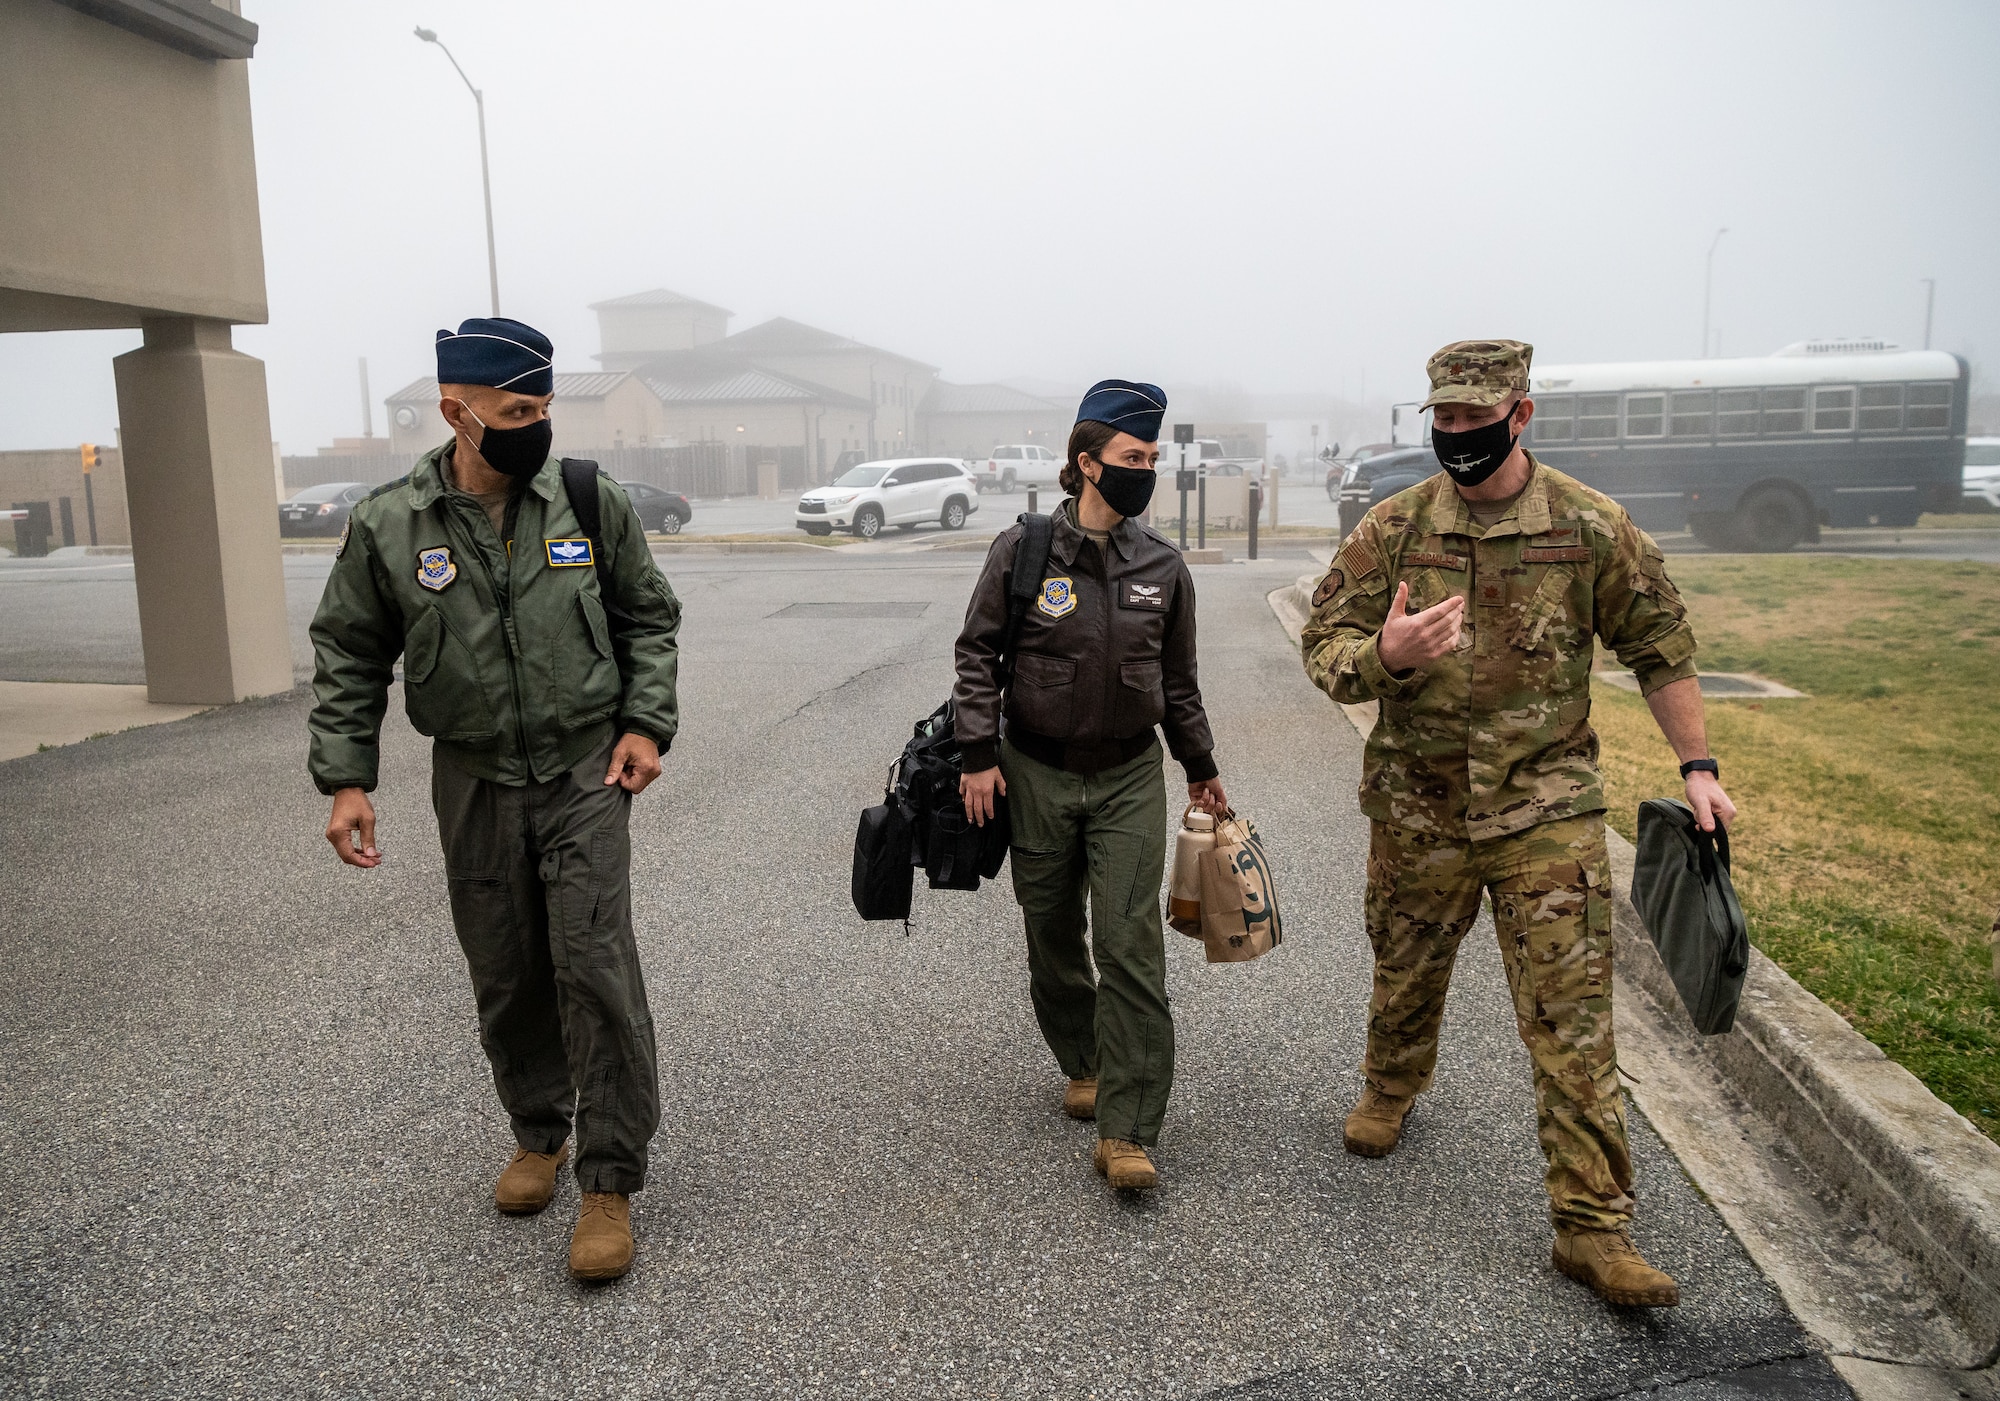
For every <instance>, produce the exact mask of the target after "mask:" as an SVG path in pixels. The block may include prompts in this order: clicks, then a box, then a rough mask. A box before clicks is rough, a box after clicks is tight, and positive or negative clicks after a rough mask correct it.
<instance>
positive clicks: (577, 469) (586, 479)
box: [562, 457, 629, 627]
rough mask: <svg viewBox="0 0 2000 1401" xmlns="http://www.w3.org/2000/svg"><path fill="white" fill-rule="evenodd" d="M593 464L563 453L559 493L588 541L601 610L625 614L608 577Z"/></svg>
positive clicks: (601, 507) (614, 615)
mask: <svg viewBox="0 0 2000 1401" xmlns="http://www.w3.org/2000/svg"><path fill="white" fill-rule="evenodd" d="M597 470H598V469H597V464H596V463H595V462H592V461H591V460H590V459H589V458H587V457H565V458H564V459H563V460H562V483H563V495H565V496H567V497H568V498H569V508H570V510H571V511H572V512H573V513H575V515H576V523H577V525H578V526H579V527H581V528H582V530H583V538H584V539H586V540H588V541H590V561H591V563H592V565H594V566H595V567H596V569H597V592H598V596H599V597H600V598H601V599H602V600H603V603H604V611H605V613H606V614H607V615H608V616H609V617H610V618H611V619H612V622H613V625H614V627H615V626H616V623H617V620H619V619H621V618H625V617H628V616H629V615H628V614H627V613H626V612H625V610H624V609H622V608H620V607H619V606H618V591H617V589H616V588H615V587H614V586H613V583H612V577H611V559H610V557H609V556H608V555H606V554H605V552H604V500H603V498H602V497H601V496H599V495H598V492H597Z"/></svg>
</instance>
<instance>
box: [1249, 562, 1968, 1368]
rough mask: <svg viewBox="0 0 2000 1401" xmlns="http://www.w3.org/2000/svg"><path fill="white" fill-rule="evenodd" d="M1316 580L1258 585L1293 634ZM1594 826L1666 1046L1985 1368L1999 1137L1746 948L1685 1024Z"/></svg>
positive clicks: (1665, 1129) (1659, 1124)
mask: <svg viewBox="0 0 2000 1401" xmlns="http://www.w3.org/2000/svg"><path fill="white" fill-rule="evenodd" d="M1316 583H1317V576H1315V575H1306V576H1304V577H1302V578H1300V579H1299V580H1297V581H1296V582H1294V583H1292V584H1288V585H1286V586H1285V587H1283V588H1280V589H1277V590H1274V591H1273V592H1272V593H1271V595H1270V603H1271V609H1272V611H1273V612H1274V613H1275V614H1277V616H1278V620H1279V622H1280V623H1281V624H1282V625H1283V626H1284V627H1285V629H1286V631H1287V632H1288V633H1290V634H1291V636H1292V637H1293V639H1294V640H1296V639H1297V638H1298V636H1299V633H1300V631H1301V629H1302V628H1303V626H1304V623H1305V620H1306V617H1307V614H1308V612H1309V608H1310V603H1311V591H1312V589H1313V587H1314V586H1315V584H1316ZM1342 709H1343V710H1344V711H1345V712H1346V713H1347V715H1348V718H1349V719H1350V720H1352V721H1353V722H1354V725H1355V728H1356V729H1358V730H1360V731H1361V733H1362V734H1364V735H1366V734H1367V733H1368V731H1369V730H1370V729H1372V728H1373V727H1374V723H1375V707H1374V706H1372V705H1368V706H1343V707H1342ZM1606 836H1607V839H1608V841H1609V844H1610V847H1611V860H1612V871H1613V886H1614V900H1613V939H1614V945H1613V950H1614V951H1613V961H1614V965H1615V966H1616V968H1617V969H1618V973H1619V976H1620V979H1621V980H1625V979H1629V980H1630V982H1631V984H1632V985H1633V986H1634V987H1636V988H1638V989H1639V990H1641V991H1643V992H1644V993H1645V994H1646V996H1647V998H1648V999H1649V1000H1650V1001H1651V1003H1652V1004H1653V1010H1654V1011H1655V1012H1656V1013H1657V1014H1658V1018H1659V1020H1660V1021H1661V1022H1662V1023H1663V1026H1662V1028H1661V1029H1662V1030H1663V1031H1665V1032H1666V1034H1667V1035H1669V1036H1670V1037H1672V1038H1673V1040H1674V1041H1675V1042H1676V1043H1677V1049H1678V1050H1680V1051H1682V1052H1683V1053H1688V1054H1691V1055H1692V1056H1693V1057H1694V1058H1695V1059H1697V1060H1698V1061H1700V1062H1701V1063H1702V1064H1704V1065H1706V1066H1707V1067H1708V1068H1709V1069H1710V1070H1712V1071H1713V1072H1714V1073H1715V1074H1716V1076H1717V1077H1718V1078H1719V1079H1720V1080H1721V1081H1722V1082H1723V1083H1724V1084H1725V1085H1726V1086H1727V1087H1728V1088H1729V1089H1730V1090H1731V1091H1732V1092H1733V1093H1735V1094H1736V1095H1738V1096H1739V1097H1740V1098H1741V1099H1742V1101H1743V1102H1744V1104H1745V1105H1746V1106H1747V1107H1748V1108H1749V1109H1750V1110H1751V1111H1752V1112H1753V1113H1755V1114H1756V1115H1757V1116H1758V1117H1759V1118H1760V1119H1761V1120H1763V1121H1764V1122H1765V1123H1767V1124H1768V1125H1769V1126H1770V1127H1771V1128H1772V1129H1773V1130H1774V1131H1775V1133H1776V1134H1777V1135H1778V1136H1779V1137H1780V1138H1781V1139H1782V1140H1783V1142H1784V1143H1785V1145H1786V1146H1787V1147H1788V1148H1789V1149H1790V1150H1791V1152H1792V1153H1793V1154H1794V1155H1795V1156H1796V1158H1797V1160H1798V1161H1799V1162H1800V1163H1801V1164H1802V1165H1803V1166H1804V1167H1805V1169H1806V1170H1807V1171H1808V1172H1809V1173H1811V1174H1812V1176H1813V1177H1814V1178H1815V1179H1817V1182H1816V1185H1817V1186H1819V1187H1821V1188H1823V1189H1825V1190H1826V1191H1828V1192H1830V1193H1832V1194H1833V1195H1834V1196H1835V1197H1836V1198H1838V1199H1839V1200H1840V1201H1841V1202H1842V1203H1843V1204H1844V1205H1845V1206H1847V1207H1848V1208H1849V1209H1851V1210H1853V1211H1855V1212H1857V1213H1859V1214H1860V1215H1861V1216H1863V1217H1864V1218H1865V1219H1866V1220H1867V1222H1868V1224H1869V1226H1870V1227H1871V1229H1872V1230H1873V1231H1874V1232H1875V1234H1876V1235H1877V1236H1878V1237H1879V1238H1880V1239H1881V1240H1883V1241H1884V1242H1885V1243H1887V1244H1888V1245H1889V1246H1890V1247H1891V1248H1892V1249H1894V1250H1895V1251H1896V1252H1897V1253H1898V1254H1900V1255H1901V1256H1903V1257H1904V1258H1905V1259H1907V1260H1908V1261H1909V1262H1910V1263H1911V1264H1912V1265H1914V1266H1915V1267H1916V1269H1917V1270H1918V1271H1919V1272H1920V1273H1921V1275H1922V1276H1923V1277H1924V1279H1925V1280H1926V1282H1927V1283H1928V1284H1929V1285H1930V1286H1931V1288H1932V1289H1933V1290H1934V1291H1935V1293H1936V1296H1937V1298H1938V1301H1939V1302H1940V1303H1941V1304H1942V1305H1943V1306H1944V1308H1945V1309H1946V1310H1947V1311H1948V1312H1949V1313H1950V1314H1951V1315H1952V1317H1953V1319H1954V1321H1955V1323H1956V1324H1957V1326H1958V1328H1959V1329H1961V1330H1963V1332H1964V1333H1965V1334H1966V1335H1967V1336H1968V1337H1969V1338H1970V1339H1972V1340H1973V1341H1974V1343H1975V1345H1976V1346H1978V1347H1980V1348H1981V1349H1983V1350H1984V1355H1983V1357H1981V1358H1979V1359H1971V1358H1968V1359H1963V1360H1962V1361H1961V1363H1960V1365H1966V1364H1968V1363H1969V1364H1970V1365H1973V1366H1981V1367H1983V1366H1989V1365H1991V1364H1992V1363H1993V1362H1994V1361H1995V1360H1996V1357H2000V1145H1996V1144H1994V1143H1993V1142H1992V1141H1991V1140H1989V1139H1988V1138H1986V1137H1985V1136H1984V1135H1983V1134H1981V1133H1980V1132H1979V1131H1978V1130H1977V1129H1975V1128H1973V1126H1972V1125H1971V1124H1970V1123H1969V1122H1968V1121H1967V1120H1966V1119H1965V1118H1964V1116H1962V1115H1960V1114H1959V1113H1957V1112H1956V1111H1955V1110H1953V1109H1952V1108H1951V1107H1950V1106H1949V1105H1947V1104H1945V1103H1944V1102H1943V1101H1941V1100H1939V1099H1938V1098H1937V1096H1935V1095H1933V1094H1932V1093H1931V1092H1930V1091H1929V1090H1928V1089H1927V1088H1925V1086H1924V1085H1923V1083H1922V1082H1921V1081H1920V1080H1918V1079H1917V1078H1916V1076H1914V1075H1912V1074H1911V1073H1910V1072H1909V1071H1907V1070H1905V1069H1904V1068H1903V1067H1902V1066H1900V1065H1898V1064H1896V1063H1895V1062H1894V1061H1892V1060H1890V1059H1889V1058H1888V1057H1887V1056H1885V1055H1884V1054H1883V1053H1882V1051H1881V1050H1880V1049H1879V1048H1878V1047H1877V1046H1875V1045H1874V1044H1873V1043H1872V1042H1870V1041H1869V1040H1868V1039H1867V1038H1866V1037H1864V1036H1862V1035H1861V1034H1860V1033H1859V1032H1857V1031H1855V1030H1854V1028H1853V1027H1851V1026H1849V1025H1848V1024H1847V1021H1846V1020H1845V1019H1844V1018H1843V1017H1841V1016H1840V1015H1839V1014H1838V1013H1837V1012H1835V1011H1834V1010H1833V1009H1832V1008H1830V1007H1828V1006H1827V1005H1826V1004H1825V1003H1823V1002H1821V1001H1820V1000H1819V999H1818V998H1817V997H1815V996H1813V995H1812V994H1811V993H1810V992H1808V991H1806V989H1804V988H1803V987H1801V986H1799V984H1798V983H1797V982H1796V981H1794V980H1793V979H1792V978H1791V976H1790V975H1788V974H1787V973H1786V972H1785V971H1784V970H1783V969H1782V968H1779V967H1778V966H1777V965H1776V964H1775V963H1773V962H1771V960H1770V959H1768V958H1766V957H1765V956H1764V955H1763V954H1762V953H1760V952H1758V951H1756V950H1755V949H1752V950H1751V955H1750V972H1749V976H1748V978H1747V979H1746V980H1745V983H1744V989H1743V1000H1742V1004H1741V1006H1740V1007H1739V1009H1738V1011H1737V1015H1736V1025H1735V1027H1734V1029H1733V1030H1731V1031H1730V1032H1729V1033H1728V1034H1727V1035H1723V1036H1706V1037H1705V1036H1701V1035H1700V1034H1699V1033H1697V1032H1696V1031H1695V1029H1694V1026H1693V1024H1692V1023H1691V1022H1690V1021H1689V1020H1688V1017H1687V1014H1686V1011H1685V1009H1684V1008H1683V1006H1682V1004H1681V1000H1680V995H1679V993H1678V992H1677V991H1676V990H1675V989H1674V986H1673V980H1672V978H1671V977H1669V976H1668V974H1667V971H1666V968H1665V965H1663V964H1662V963H1661V962H1660V958H1659V955H1658V953H1657V952H1656V951H1655V950H1654V948H1653V945H1652V941H1651V940H1650V939H1649V938H1648V937H1647V936H1646V934H1645V930H1644V925H1643V924H1642V923H1641V921H1640V919H1639V916H1638V912H1637V911H1636V910H1635V909H1634V908H1633V906H1632V903H1631V899H1630V891H1631V887H1632V868H1633V861H1634V857H1635V855H1636V853H1635V851H1634V849H1633V847H1632V844H1631V843H1630V842H1628V841H1626V840H1625V839H1624V838H1623V837H1622V836H1620V835H1619V834H1618V833H1616V832H1614V831H1610V830H1609V829H1607V831H1606ZM1649 1117H1652V1116H1649ZM1655 1127H1656V1128H1658V1129H1660V1131H1661V1136H1662V1137H1663V1138H1665V1139H1666V1141H1667V1144H1668V1146H1669V1147H1671V1148H1672V1149H1673V1150H1674V1152H1675V1155H1676V1156H1677V1157H1679V1158H1680V1159H1681V1160H1682V1163H1683V1165H1684V1166H1685V1167H1687V1168H1688V1171H1689V1175H1690V1176H1692V1177H1693V1178H1694V1179H1695V1181H1696V1182H1697V1183H1698V1184H1700V1185H1702V1186H1703V1187H1704V1189H1705V1190H1711V1192H1712V1193H1714V1192H1715V1189H1714V1188H1711V1186H1710V1184H1709V1183H1706V1182H1703V1180H1702V1179H1703V1173H1702V1171H1701V1170H1699V1168H1698V1167H1697V1165H1696V1164H1695V1162H1694V1161H1693V1158H1694V1157H1695V1156H1697V1155H1695V1154H1693V1153H1692V1152H1691V1150H1690V1146H1689V1145H1687V1144H1685V1143H1677V1142H1675V1139H1674V1136H1673V1133H1674V1121H1672V1120H1671V1119H1670V1118H1666V1117H1655ZM1704 1146H1707V1145H1704ZM1720 1185H1721V1184H1717V1186H1718V1187H1719V1186H1720Z"/></svg>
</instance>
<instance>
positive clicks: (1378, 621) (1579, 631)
mask: <svg viewBox="0 0 2000 1401" xmlns="http://www.w3.org/2000/svg"><path fill="white" fill-rule="evenodd" d="M1531 460H1532V458H1531ZM1401 581H1407V582H1408V583H1409V586H1410V608H1411V610H1412V611H1416V610H1418V609H1423V608H1428V607H1430V606H1431V605H1433V604H1436V603H1441V602H1443V601H1444V600H1445V599H1446V598H1448V597H1450V596H1451V595H1453V594H1457V595H1459V596H1460V597H1462V598H1464V599H1465V601H1466V607H1465V614H1464V620H1465V622H1464V628H1463V631H1462V632H1461V633H1460V636H1459V640H1458V645H1457V646H1456V648H1455V649H1454V650H1452V651H1450V652H1447V653H1445V655H1444V656H1442V657H1440V658H1439V659H1438V660H1437V661H1436V662H1435V663H1433V664H1432V665H1431V667H1430V669H1429V670H1428V671H1412V672H1409V673H1406V674H1404V675H1403V676H1400V677H1399V676H1394V675H1391V674H1390V673H1389V672H1388V671H1386V670H1384V669H1383V666H1382V661H1381V658H1380V656H1379V655H1378V654H1377V652H1376V639H1377V636H1378V634H1380V632H1381V630H1382V624H1383V621H1384V620H1385V619H1386V618H1387V617H1388V611H1389V602H1390V600H1391V599H1392V598H1394V597H1395V592H1396V585H1397V583H1398V582H1401ZM1685 614H1686V610H1685V609H1684V608H1683V606H1682V604H1681V598H1680V594H1679V593H1678V592H1677V591H1676V590H1675V588H1674V585H1673V582H1672V581H1671V580H1670V579H1668V577H1667V570H1666V560H1665V558H1664V557H1663V556H1662V555H1661V553H1660V548H1659V546H1658V545H1656V544H1654V543H1653V540H1652V537H1651V536H1649V535H1647V534H1646V533H1645V532H1644V531H1642V530H1640V529H1639V528H1638V527H1637V526H1636V525H1634V524H1633V523H1632V519H1631V517H1630V516H1628V515H1626V514H1625V511H1624V508H1622V507H1621V506H1619V505H1618V503H1616V502H1615V501H1613V500H1611V498H1610V497H1608V496H1604V495H1602V494H1601V493H1599V492H1595V491H1592V490H1591V489H1590V488H1589V487H1587V486H1585V485H1583V484H1582V483H1581V482H1579V481H1577V480H1575V479H1574V478H1572V477H1567V476H1564V475H1563V474H1562V473H1561V472H1558V471H1556V470H1555V469H1553V468H1551V467H1547V466H1544V465H1542V464H1541V463H1540V462H1535V463H1534V469H1533V473H1532V475H1530V477H1529V479H1528V485H1527V486H1526V488H1524V489H1523V491H1522V492H1521V495H1520V497H1519V498H1518V499H1517V500H1516V501H1515V503H1514V507H1513V509H1512V510H1510V511H1509V512H1508V514H1507V515H1506V516H1505V517H1503V518H1502V519H1500V520H1498V521H1496V522H1494V523H1493V524H1492V525H1489V526H1486V527H1484V528H1482V527H1481V526H1480V525H1479V523H1478V522H1477V521H1475V520H1474V519H1473V518H1472V513H1471V512H1470V511H1469V510H1467V509H1466V505H1465V502H1464V501H1463V500H1462V499H1461V498H1460V497H1459V494H1458V492H1457V490H1456V489H1454V488H1453V486H1452V484H1451V479H1450V478H1448V477H1446V476H1445V475H1444V474H1443V473H1441V472H1440V473H1439V474H1438V475H1436V476H1434V477H1431V478H1430V479H1429V480H1427V481H1423V482H1419V483H1418V484H1417V485H1415V486H1413V487H1411V488H1409V489H1408V490H1407V491H1402V492H1399V493H1397V494H1396V495H1395V496H1392V497H1390V498H1389V499H1388V500H1387V501H1383V502H1380V503H1378V504H1377V505H1376V506H1375V508H1374V509H1373V510H1371V511H1369V513H1368V514H1367V515H1366V516H1364V517H1363V518H1362V519H1361V521H1360V523H1359V524H1358V525H1356V527H1355V529H1354V533H1353V534H1352V535H1350V536H1348V538H1347V540H1346V542H1345V543H1344V544H1342V545H1341V547H1340V550H1339V551H1338V552H1337V553H1336V554H1335V555H1334V557H1333V564H1332V567H1331V568H1329V569H1328V570H1327V572H1326V576H1325V578H1324V579H1322V580H1321V582H1320V585H1319V587H1318V588H1317V589H1316V590H1315V591H1314V593H1313V609H1312V616H1311V618H1309V619H1308V620H1307V622H1306V626H1305V632H1304V635H1303V636H1302V638H1301V639H1300V651H1301V653H1302V655H1303V656H1304V659H1305V667H1306V674H1307V675H1308V676H1310V677H1311V678H1312V679H1313V683H1314V684H1315V685H1317V686H1319V687H1320V689H1322V690H1324V691H1325V692H1326V693H1327V694H1328V695H1330V696H1332V697H1333V698H1334V699H1335V700H1337V701H1341V702H1344V703H1346V704H1350V705H1353V704H1359V703H1361V702H1364V701H1369V700H1380V701H1381V703H1382V704H1381V718H1380V720H1379V721H1378V722H1377V724H1376V726H1375V729H1374V731H1373V732H1372V733H1371V734H1370V735H1369V737H1368V744H1367V749H1366V752H1365V755H1364V757H1363V762H1362V773H1361V810H1362V812H1364V813H1365V814H1367V815H1368V816H1369V817H1371V818H1375V819H1377V820H1379V821H1383V822H1388V823H1392V824H1394V825H1395V826H1398V827H1407V828H1411V829H1414V830H1416V831H1420V832H1436V833H1440V834H1444V835H1448V836H1465V837H1470V838H1471V839H1473V840H1480V839H1484V838H1488V837H1497V836H1503V835H1505V834H1507V833H1509V832H1518V831H1520V830H1521V829H1523V828H1526V827H1531V826H1533V825H1534V824H1536V823H1538V822H1547V821H1551V820H1552V819H1555V818H1559V817H1568V816H1571V815H1573V814H1576V813H1586V812H1601V811H1602V810H1603V809H1604V806H1605V803H1604V787H1603V781H1602V780H1601V778H1600V777H1599V775H1598V771H1597V734H1596V731H1594V730H1592V729H1591V727H1590V669H1591V660H1592V656H1593V653H1594V647H1593V645H1592V641H1591V638H1592V634H1593V633H1594V634H1595V635H1596V636H1598V637H1600V638H1602V639H1603V640H1604V645H1605V646H1607V647H1608V648H1610V649H1611V650H1612V651H1613V652H1614V653H1616V654H1617V656H1618V659H1619V661H1621V662H1622V663H1624V664H1625V665H1626V666H1628V667H1630V668H1631V669H1632V671H1633V673H1634V674H1635V675H1636V676H1637V677H1638V680H1639V687H1640V689H1641V690H1642V691H1643V692H1645V693H1646V694H1648V695H1650V694H1651V693H1652V692H1653V691H1655V690H1657V689H1659V688H1660V687H1661V686H1664V685H1666V684H1667V683H1668V682H1670V681H1677V680H1679V679H1680V678H1682V677H1685V676H1692V675H1694V674H1695V667H1694V650H1695V643H1694V633H1693V632H1692V630H1691V629H1690V628H1689V627H1688V624H1687V620H1686V616H1685Z"/></svg>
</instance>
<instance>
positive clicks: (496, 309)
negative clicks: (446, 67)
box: [417, 25, 500, 316]
mask: <svg viewBox="0 0 2000 1401" xmlns="http://www.w3.org/2000/svg"><path fill="white" fill-rule="evenodd" d="M417 37H418V38H419V39H421V40H423V41H424V42H425V43H426V44H436V45H437V46H438V47H439V48H440V49H444V56H445V57H446V58H451V66H452V67H453V68H454V69H457V71H458V79H459V81H460V82H462V83H464V84H465V90H466V91H467V92H469V93H471V94H472V103H473V105H474V106H475V107H477V108H478V109H479V183H480V186H481V188H482V189H484V190H485V192H486V281H487V287H488V290H489V291H491V293H492V294H493V314H494V315H495V316H498V315H499V314H500V258H499V255H498V254H497V253H495V252H494V251H493V177H492V175H491V174H490V173H489V172H488V170H487V165H486V98H485V97H484V96H483V95H482V94H481V93H480V91H479V89H478V88H476V87H474V86H473V85H472V79H470V78H468V77H466V76H465V70H464V69H463V68H459V66H458V60H457V59H455V58H452V57H451V50H450V49H445V46H444V40H442V39H440V38H438V36H437V31H436V30H435V29H425V28H424V27H423V26H422V25H418V26H417Z"/></svg>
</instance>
